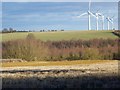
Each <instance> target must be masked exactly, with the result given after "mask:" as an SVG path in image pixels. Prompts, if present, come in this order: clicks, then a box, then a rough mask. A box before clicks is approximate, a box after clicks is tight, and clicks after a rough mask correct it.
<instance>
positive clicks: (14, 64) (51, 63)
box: [2, 60, 111, 67]
mask: <svg viewBox="0 0 120 90" xmlns="http://www.w3.org/2000/svg"><path fill="white" fill-rule="evenodd" d="M105 62H111V60H75V61H46V62H45V61H31V62H9V63H6V62H3V63H2V67H19V66H58V65H59V66H61V65H77V64H95V63H105Z"/></svg>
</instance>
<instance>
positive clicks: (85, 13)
mask: <svg viewBox="0 0 120 90" xmlns="http://www.w3.org/2000/svg"><path fill="white" fill-rule="evenodd" d="M84 15H87V13H83V14H81V15H80V16H77V17H78V18H80V17H82V16H84Z"/></svg>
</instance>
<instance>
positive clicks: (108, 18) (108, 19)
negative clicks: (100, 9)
mask: <svg viewBox="0 0 120 90" xmlns="http://www.w3.org/2000/svg"><path fill="white" fill-rule="evenodd" d="M106 19H107V22H108V26H107V28H108V30H110V22H111V20H110V17H109V16H108V17H107V18H106Z"/></svg>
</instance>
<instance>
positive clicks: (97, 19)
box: [92, 11, 99, 31]
mask: <svg viewBox="0 0 120 90" xmlns="http://www.w3.org/2000/svg"><path fill="white" fill-rule="evenodd" d="M94 14H95V15H94V17H95V18H96V30H97V31H98V24H99V23H98V21H99V13H98V11H97V13H94ZM92 16H93V15H92Z"/></svg>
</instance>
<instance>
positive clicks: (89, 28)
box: [77, 0, 94, 30]
mask: <svg viewBox="0 0 120 90" xmlns="http://www.w3.org/2000/svg"><path fill="white" fill-rule="evenodd" d="M84 15H88V30H91V15H92V16H94V15H93V13H91V0H90V1H89V8H88V11H87V12H85V13H83V14H81V15H80V16H77V17H78V18H80V17H81V16H84Z"/></svg>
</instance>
